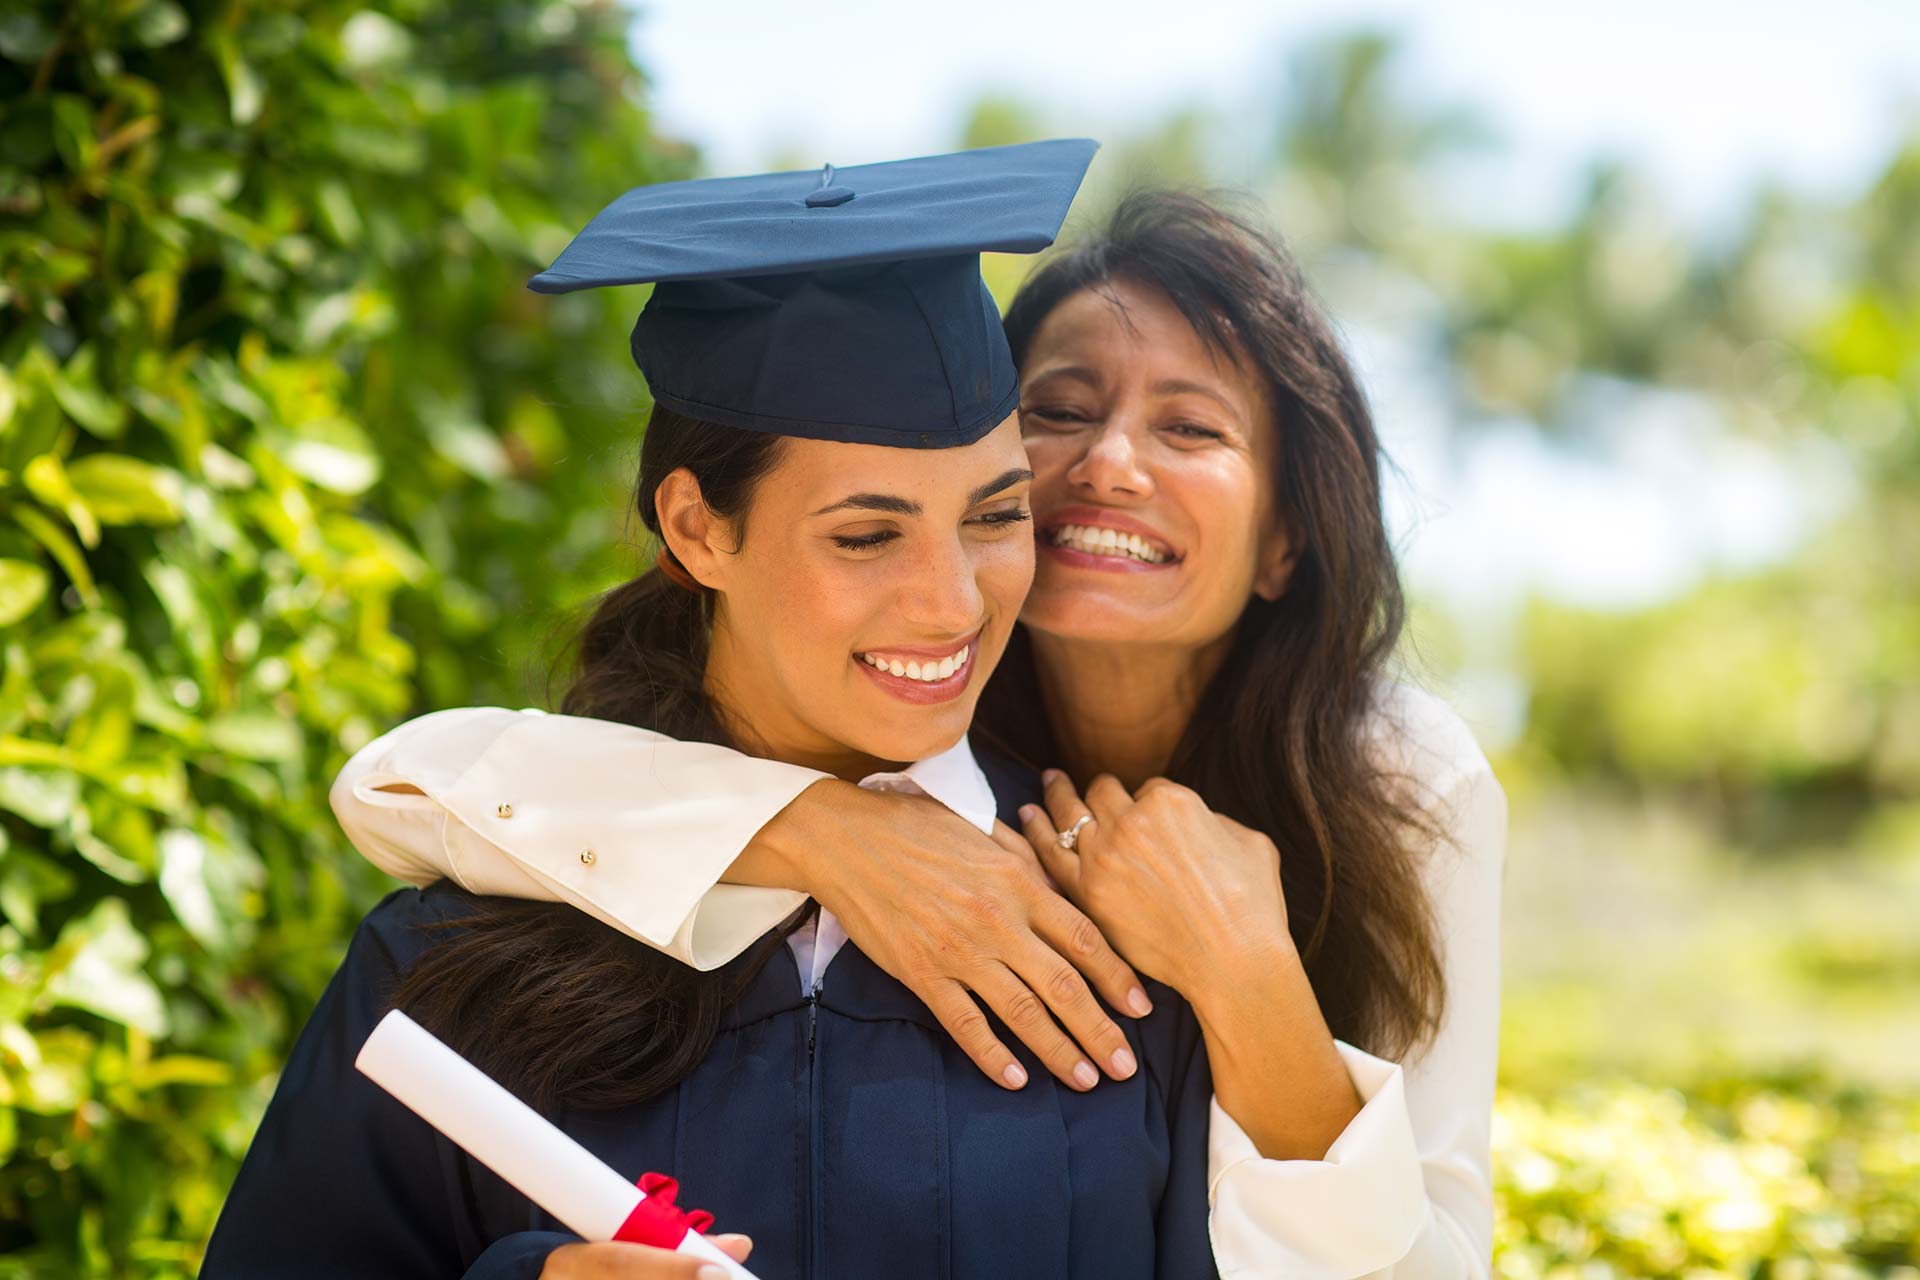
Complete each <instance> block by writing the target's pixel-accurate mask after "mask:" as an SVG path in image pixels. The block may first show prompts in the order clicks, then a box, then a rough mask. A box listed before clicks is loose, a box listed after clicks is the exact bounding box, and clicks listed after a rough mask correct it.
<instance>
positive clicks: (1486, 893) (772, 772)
mask: <svg viewBox="0 0 1920 1280" xmlns="http://www.w3.org/2000/svg"><path fill="white" fill-rule="evenodd" d="M1371 735H1372V745H1373V747H1374V749H1375V751H1376V754H1377V756H1378V759H1379V761H1380V763H1381V765H1382V767H1383V768H1385V769H1387V770H1388V771H1389V772H1391V773H1393V774H1394V775H1396V776H1399V777H1401V778H1403V779H1404V780H1405V783H1406V785H1407V786H1409V787H1410V788H1412V789H1413V794H1414V795H1415V796H1416V797H1417V798H1418V799H1419V800H1420V802H1422V803H1424V804H1425V805H1426V806H1427V808H1428V812H1429V813H1430V814H1431V815H1432V817H1433V818H1434V819H1435V821H1436V823H1437V824H1438V826H1439V828H1440V829H1441V830H1442V831H1443V832H1444V833H1445V837H1446V838H1445V839H1444V841H1443V842H1442V846H1441V847H1439V848H1436V849H1433V850H1426V851H1422V852H1423V862H1422V882H1423V884H1424V885H1425V887H1426V889H1427V891H1428V893H1429V895H1430V897H1431V899H1432V903H1433V909H1434V918H1435V920H1436V922H1437V923H1438V926H1439V931H1440V940H1441V944H1442V948H1443V949H1442V963H1443V966H1444V971H1445V975H1446V986H1447V1009H1446V1016H1445V1020H1444V1021H1443V1023H1442V1025H1441V1028H1440V1031H1439V1033H1438V1035H1437V1036H1436V1037H1435V1039H1434V1041H1433V1042H1432V1043H1431V1044H1430V1045H1429V1046H1427V1047H1426V1049H1425V1051H1424V1052H1423V1053H1421V1054H1420V1055H1419V1056H1417V1057H1415V1058H1413V1059H1410V1060H1409V1062H1408V1063H1407V1064H1405V1065H1404V1066H1403V1065H1402V1064H1400V1063H1396V1062H1389V1061H1387V1060H1385V1059H1382V1058H1378V1057H1375V1056H1374V1055H1372V1054H1369V1053H1366V1052H1364V1051H1363V1050H1361V1049H1358V1048H1356V1047H1354V1046H1352V1045H1349V1044H1347V1043H1345V1042H1344V1041H1340V1040H1336V1041H1335V1042H1334V1044H1335V1047H1336V1049H1338V1051H1339V1053H1340V1056H1341V1059H1342V1061H1344V1062H1345V1063H1346V1066H1347V1070H1348V1074H1349V1075H1350V1076H1351V1077H1352V1079H1353V1082H1354V1086H1355V1088H1356V1090H1357V1091H1358V1092H1359V1095H1360V1097H1361V1099H1362V1104H1363V1105H1362V1107H1361V1109H1360V1112H1359V1114H1358V1115H1356V1116H1355V1117H1354V1118H1353V1120H1352V1121H1351V1122H1349V1123H1348V1125H1347V1127H1346V1129H1345V1130H1343V1131H1342V1132H1341V1134H1340V1136H1339V1137H1338V1138H1337V1139H1336V1140H1335V1142H1334V1144H1333V1146H1332V1147H1331V1148H1330V1149H1329V1150H1328V1152H1327V1154H1326V1157H1325V1158H1324V1159H1322V1160H1267V1159H1263V1158H1262V1157H1261V1156H1260V1154H1259V1151H1258V1150H1257V1148H1255V1146H1254V1144H1253V1141H1252V1139H1250V1138H1249V1137H1248V1136H1247V1135H1246V1133H1245V1132H1244V1131H1243V1130H1241V1128H1240V1127H1239V1126H1238V1125H1237V1124H1236V1123H1234V1121H1233V1119H1232V1118H1231V1117H1230V1116H1228V1115H1227V1113H1226V1112H1225V1111H1224V1110H1223V1109H1222V1108H1221V1107H1220V1105H1219V1103H1218V1101H1217V1100H1216V1101H1215V1103H1214V1105H1213V1108H1212V1112H1211V1125H1210V1129H1209V1161H1208V1164H1209V1169H1208V1187H1209V1198H1210V1203H1211V1213H1210V1215H1209V1220H1208V1228H1209V1233H1210V1235H1211V1237H1212V1243H1213V1250H1214V1258H1215V1261H1216V1263H1217V1265H1218V1267H1219V1271H1220V1274H1221V1276H1222V1277H1225V1278H1226V1280H1251V1278H1254V1277H1259V1278H1261V1280H1266V1278H1269V1277H1272V1278H1276V1280H1277V1278H1278V1277H1283V1276H1284V1277H1308V1278H1311V1280H1356V1278H1358V1277H1392V1278H1393V1280H1457V1278H1472V1280H1485V1278H1486V1277H1487V1276H1488V1275H1489V1272H1490V1269H1491V1256H1492V1241H1493V1183H1492V1174H1491V1169H1490V1167H1489V1165H1490V1156H1489V1147H1490V1135H1491V1124H1492V1112H1493V1090H1494V1077H1495V1070H1496V1063H1497V1057H1498V1038H1499V1018H1500V932H1499V930H1500V886H1501V876H1502V868H1503V863H1504V858H1505V848H1506V797H1505V795H1504V794H1503V793H1502V791H1501V789H1500V785H1499V783H1498V782H1497V781H1495V780H1494V777H1493V773H1492V771H1491V769H1490V768H1489V767H1488V765H1487V761H1486V757H1485V756H1484V755H1482V754H1481V752H1480V749H1479V747H1478V746H1477V745H1476V744H1475V742H1474V740H1473V735H1472V734H1471V732H1470V731H1469V730H1468V729H1467V727H1466V725H1465V724H1464V723H1462V722H1461V720H1460V718H1459V717H1458V716H1457V715H1455V714H1454V713H1453V711H1452V710H1451V709H1450V708H1448V707H1447V706H1446V704H1445V703H1443V702H1441V701H1440V700H1439V699H1437V698H1435V697H1433V696H1432V695H1430V694H1427V693H1424V692H1422V691H1420V690H1418V689H1416V688H1414V687H1413V686H1411V685H1407V684H1389V685H1387V686H1385V687H1383V690H1382V697H1381V699H1380V706H1379V708H1378V712H1377V714H1376V716H1375V719H1374V721H1373V722H1372V725H1371ZM826 776H827V775H826V774H823V773H820V772H818V771H816V770H812V769H806V768H802V767H800V766H797V765H787V764H781V763H779V762H777V761H771V760H759V759H755V758H753V757H750V756H744V755H741V754H739V753H738V752H734V751H730V750H727V749H726V748H723V747H715V746H711V745H708V744H705V743H688V742H678V741H676V740H674V739H672V738H667V737H665V736H663V735H661V734H657V733H653V732H652V731H650V730H646V729H639V728H635V727H633V726H632V725H625V724H617V723H614V722H611V721H604V720H592V719H587V718H584V717H577V716H562V715H552V714H548V713H545V712H541V711H539V710H537V709H532V708H529V709H526V710H522V711H514V710H510V709H507V708H501V707H462V708H456V709H452V710H446V711H435V712H431V713H429V714H427V715H423V716H420V717H417V718H415V719H413V720H409V721H407V722H406V723H404V724H402V725H399V726H398V727H396V728H395V729H393V730H391V731H390V732H388V733H386V734H383V735H382V736H380V737H379V738H376V739H375V740H373V741H372V742H369V743H368V744H366V745H365V746H364V747H362V748H361V749H360V750H359V751H358V752H356V753H355V754H354V756H353V758H352V759H351V760H349V761H348V762H347V765H346V767H345V768H344V769H342V770H341V773H340V776H339V777H338V778H337V779H336V780H335V782H334V785H333V789H332V792H331V794H330V796H329V799H330V802H331V803H332V806H333V811H334V813H335V815H336V816H337V817H338V818H339V820H340V825H341V826H342V828H344V829H345V831H346V833H347V836H348V838H349V839H351V840H352V841H353V843H354V846H355V847H356V848H358V849H359V850H360V852H361V853H362V854H363V855H364V856H366V858H367V859H368V860H369V861H371V862H373V863H374V864H375V865H376V866H378V867H380V868H381V869H382V870H384V871H386V872H388V873H389V874H391V875H394V876H397V877H399V878H400V879H402V880H405V881H408V882H410V883H413V884H427V883H430V882H432V881H434V880H438V879H442V878H446V879H451V880H453V881H455V882H456V883H458V884H460V885H462V886H463V887H465V888H467V889H469V890H471V891H473V892H475V893H496V894H506V895H510V896H514V897H521V898H536V899H542V900H546V901H560V902H568V903H571V904H573V905H574V906H575V907H577V908H579V909H580V910H582V911H585V912H587V913H588V914H590V915H592V916H594V917H595V918H596V919H599V920H600V921H602V922H603V923H605V924H607V925H609V926H611V927H613V928H615V929H619V930H620V931H622V932H623V933H627V934H629V935H631V936H633V937H635V938H638V939H640V940H641V941H642V942H645V943H647V944H648V945H650V946H653V947H655V948H657V949H659V950H661V951H665V952H666V953H668V954H669V955H672V956H675V957H677V958H678V959H680V960H682V961H684V962H686V963H688V964H690V965H693V966H694V967H696V968H700V969H711V968H714V967H717V966H718V965H721V964H724V963H726V961H727V960H729V959H731V958H732V957H733V956H735V955H737V954H739V952H740V951H741V950H742V949H744V948H745V947H746V946H747V945H748V944H750V943H751V942H752V941H753V940H754V939H756V938H759V937H760V936H762V935H763V934H765V933H766V932H767V930H769V929H771V928H773V927H774V926H775V925H777V924H779V923H780V922H781V921H783V920H785V919H786V918H787V917H788V916H790V915H791V914H792V913H793V912H794V911H795V910H796V909H798V908H799V906H800V905H801V904H802V903H803V902H805V901H806V895H804V894H802V893H799V892H796V891H793V890H787V889H766V888H757V887H754V886H749V885H732V884H725V883H721V881H720V877H721V876H722V875H723V874H724V873H725V872H726V869H727V868H728V866H730V865H731V864H732V862H733V861H734V859H735V858H737V857H738V856H739V854H740V852H741V850H743V849H744V848H745V847H746V846H747V844H748V842H749V841H751V839H752V838H753V836H754V834H755V833H756V832H758V831H759V829H760V828H761V827H762V826H764V825H765V824H766V823H767V822H768V821H769V820H770V819H772V818H773V816H774V815H775V814H777V813H778V812H779V811H780V810H781V809H783V808H785V807H786V806H787V805H788V804H789V803H790V802H792V800H793V799H794V797H796V796H798V795H799V794H800V792H802V791H804V790H805V789H806V788H807V787H809V786H811V785H813V783H815V782H816V781H818V780H820V779H821V778H824V777H826ZM860 785H861V786H864V787H872V788H877V789H891V790H919V791H922V792H924V793H925V794H927V795H929V796H931V797H932V798H933V799H935V800H937V801H939V802H940V803H942V804H944V805H946V806H947V807H948V808H950V809H953V810H954V811H955V812H957V813H960V814H961V815H962V816H963V817H965V818H967V819H968V821H970V822H972V823H973V824H974V825H975V826H978V827H979V828H980V829H981V830H983V831H990V830H992V827H993V815H994V810H995V805H994V802H993V793H992V790H991V788H989V787H988V786H987V782H986V778H985V777H984V775H982V774H981V773H980V769H979V766H978V764H977V763H976V762H975V761H974V758H973V755H972V752H971V750H970V749H968V747H967V744H966V743H965V741H964V740H963V741H962V742H960V743H959V744H957V745H956V746H955V747H953V748H951V749H949V750H948V751H945V752H942V753H940V754H939V755H937V756H933V757H929V758H928V759H926V760H923V761H920V762H918V763H916V764H914V765H913V766H911V767H909V768H907V769H905V770H902V771H900V772H899V773H883V774H875V775H873V776H871V777H868V778H865V779H862V781H861V784H860ZM396 787H410V788H414V789H416V790H415V791H413V792H409V791H401V790H395V789H394V788H396ZM806 932H807V935H808V936H806V937H800V936H799V935H795V937H793V938H791V939H790V940H789V945H790V946H791V947H792V948H793V949H794V954H795V959H796V961H798V968H799V971H800V973H801V974H802V975H803V980H805V981H806V982H808V984H809V986H810V987H811V986H812V985H814V984H816V983H817V982H818V981H819V980H820V979H821V977H822V976H823V975H824V974H825V973H826V971H827V967H828V965H829V964H830V963H831V961H832V958H833V955H834V954H835V953H836V952H837V951H838V949H839V947H840V945H841V944H842V943H843V942H844V941H845V936H846V935H845V931H844V930H843V929H841V928H840V925H839V921H838V920H835V919H833V918H832V917H831V915H830V913H828V912H826V911H824V910H822V911H821V912H820V919H819V922H818V924H817V926H816V928H815V929H811V930H807V931H806Z"/></svg>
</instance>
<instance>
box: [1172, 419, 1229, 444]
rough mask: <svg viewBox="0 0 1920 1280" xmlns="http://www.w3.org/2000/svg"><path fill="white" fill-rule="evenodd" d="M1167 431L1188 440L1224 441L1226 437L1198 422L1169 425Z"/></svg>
mask: <svg viewBox="0 0 1920 1280" xmlns="http://www.w3.org/2000/svg"><path fill="white" fill-rule="evenodd" d="M1167 430H1168V431H1171V432H1173V433H1174V434H1175V435H1178V436H1181V437H1182V438H1184V439H1187V440H1224V439H1226V436H1225V435H1223V434H1222V433H1221V432H1218V431H1215V430H1214V429H1213V428H1212V427H1203V426H1201V425H1200V424H1199V423H1197V422H1174V423H1169V424H1168V426H1167Z"/></svg>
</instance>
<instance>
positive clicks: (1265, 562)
mask: <svg viewBox="0 0 1920 1280" xmlns="http://www.w3.org/2000/svg"><path fill="white" fill-rule="evenodd" d="M1274 526H1275V527H1274V530H1273V532H1272V533H1270V534H1268V535H1267V537H1266V538H1265V540H1264V541H1263V542H1262V544H1261V547H1260V557H1259V562H1258V563H1257V564H1256V565H1255V566H1254V573H1253V594H1255V595H1257V596H1259V597H1260V598H1261V599H1262V600H1265V601H1267V602H1268V603H1269V604H1271V603H1272V602H1273V601H1275V600H1278V599H1279V598H1280V597H1281V596H1283V595H1285V594H1286V593H1287V583H1288V582H1289V581H1291V580H1292V578H1293V566H1294V565H1295V564H1296V563H1298V561H1299V559H1300V539H1299V537H1298V535H1296V534H1295V533H1294V531H1293V528H1292V526H1291V524H1290V522H1288V521H1286V520H1276V521H1274Z"/></svg>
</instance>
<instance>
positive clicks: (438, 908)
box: [344, 880, 480, 973]
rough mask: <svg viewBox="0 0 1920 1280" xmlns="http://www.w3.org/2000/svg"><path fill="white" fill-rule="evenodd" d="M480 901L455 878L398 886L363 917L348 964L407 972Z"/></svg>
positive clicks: (348, 966) (362, 967)
mask: <svg viewBox="0 0 1920 1280" xmlns="http://www.w3.org/2000/svg"><path fill="white" fill-rule="evenodd" d="M479 901H480V899H479V897H478V896H477V895H475V894H472V893H469V892H468V891H467V890H465V889H462V888H461V887H460V886H458V885H456V884H454V883H453V882H452V881H451V880H436V881H434V882H433V883H432V884H430V885H427V886H426V887H425V888H423V889H396V890H394V891H393V892H392V893H390V894H388V895H387V896H386V897H384V898H382V899H381V900H380V901H379V902H378V903H377V904H375V906H374V908H373V910H371V911H369V912H367V914H366V916H365V918H363V919H362V920H361V921H360V927H359V928H358V929H356V930H354V934H353V940H352V941H351V942H350V943H349V944H348V946H347V961H346V965H345V966H344V967H346V968H348V969H355V968H361V969H365V968H372V969H378V970H385V971H388V972H390V973H404V972H405V971H406V970H408V969H410V968H412V967H413V965H414V963H415V962H416V961H418V960H419V959H420V957H421V956H422V955H423V954H425V952H426V951H427V949H428V948H429V947H431V946H432V945H433V944H434V943H435V942H437V941H438V940H440V939H441V938H443V937H445V936H446V934H447V933H448V931H449V930H450V929H452V928H454V927H456V925H457V922H458V921H459V920H460V919H461V918H462V917H465V916H470V915H472V914H473V912H474V910H475V907H476V904H478V903H479Z"/></svg>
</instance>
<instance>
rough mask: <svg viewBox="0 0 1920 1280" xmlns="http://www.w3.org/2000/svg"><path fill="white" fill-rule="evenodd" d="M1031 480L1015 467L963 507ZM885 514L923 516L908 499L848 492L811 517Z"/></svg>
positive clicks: (977, 491)
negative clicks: (852, 513)
mask: <svg viewBox="0 0 1920 1280" xmlns="http://www.w3.org/2000/svg"><path fill="white" fill-rule="evenodd" d="M1031 479H1033V472H1031V471H1029V470H1027V469H1026V468H1025V467H1015V468H1013V469H1012V470H1011V471H1005V472H1002V473H1001V474H1000V475H997V476H995V477H994V478H993V479H991V480H989V481H987V482H986V483H985V484H983V485H981V486H980V487H979V488H977V489H975V490H974V491H973V492H972V493H969V494H968V495H967V505H968V506H970V507H973V506H978V505H979V504H980V503H982V502H985V501H986V500H987V499H988V498H991V497H992V496H993V495H994V494H996V493H999V492H1000V491H1001V490H1002V489H1011V488H1012V487H1013V486H1014V485H1016V484H1019V483H1021V482H1022V481H1025V480H1031ZM848 510H853V511H885V512H889V513H891V514H893V515H896V516H917V515H921V514H923V513H924V511H925V508H923V507H922V506H921V505H920V504H919V503H917V502H915V501H914V500H913V499H911V498H902V497H899V496H898V495H895V494H891V493H850V494H848V495H847V496H846V497H844V498H842V499H840V501H838V502H836V503H834V504H833V505H832V506H828V507H822V508H820V509H819V510H818V511H816V512H814V513H813V514H815V515H817V516H824V515H826V514H827V513H828V512H831V511H848Z"/></svg>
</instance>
